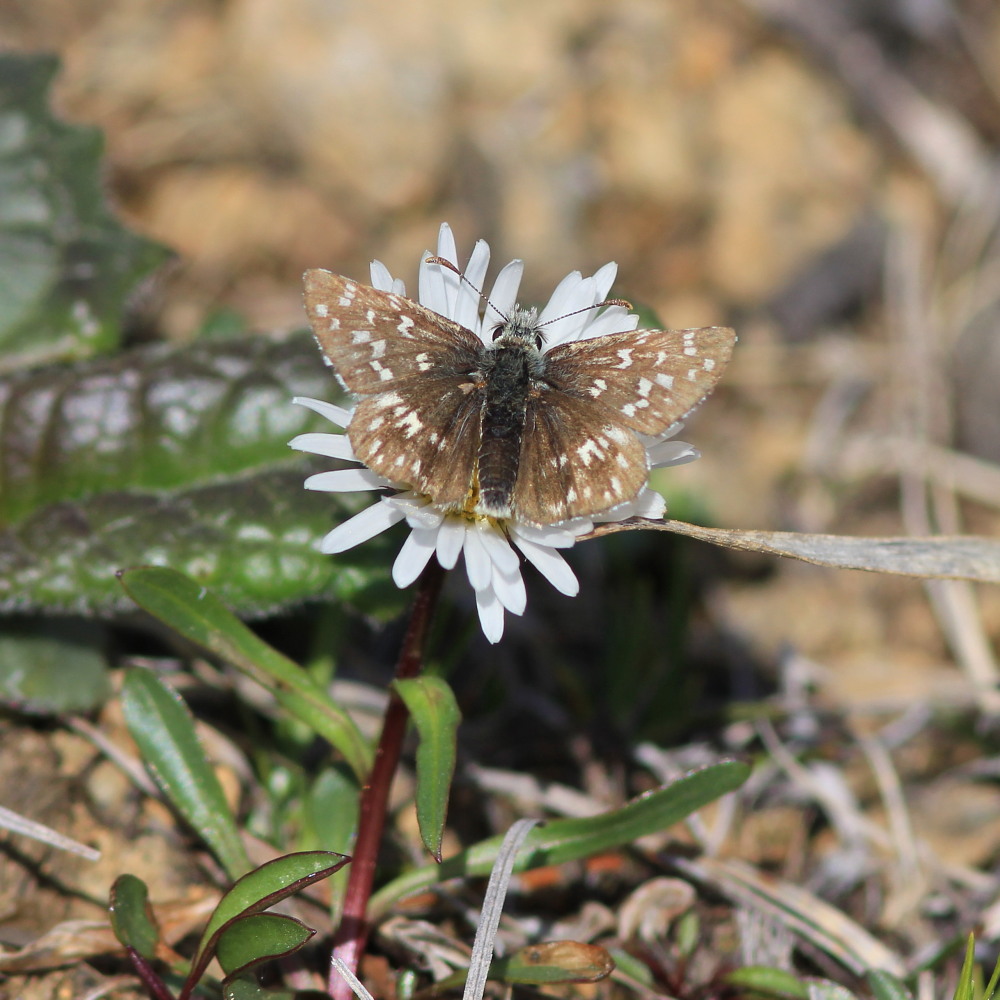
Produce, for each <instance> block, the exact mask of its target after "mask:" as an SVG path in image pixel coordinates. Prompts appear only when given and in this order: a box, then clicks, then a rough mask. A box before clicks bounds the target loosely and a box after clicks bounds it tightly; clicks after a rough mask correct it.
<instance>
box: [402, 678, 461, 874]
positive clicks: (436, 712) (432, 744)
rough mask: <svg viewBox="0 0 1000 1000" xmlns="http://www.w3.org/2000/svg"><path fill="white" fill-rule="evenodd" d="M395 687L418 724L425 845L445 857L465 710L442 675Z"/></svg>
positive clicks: (420, 817)
mask: <svg viewBox="0 0 1000 1000" xmlns="http://www.w3.org/2000/svg"><path fill="white" fill-rule="evenodd" d="M393 687H394V688H395V690H396V693H397V694H398V695H399V697H400V698H402V699H403V702H404V704H405V705H406V707H407V709H408V710H409V712H410V717H411V718H412V719H413V722H414V724H415V725H416V727H417V733H418V735H419V737H420V742H419V744H418V746H417V795H416V797H417V822H418V824H419V826H420V839H421V840H423V842H424V847H426V848H427V850H428V851H430V853H431V854H432V855H433V856H434V858H435V860H437V861H440V860H441V838H442V837H443V836H444V821H445V815H446V813H447V810H448V796H449V794H450V792H451V779H452V776H453V775H454V773H455V739H456V736H455V734H456V731H457V729H458V724H459V722H460V721H461V719H462V713H461V712H460V711H459V709H458V703H457V702H456V701H455V696H454V694H452V690H451V688H450V687H448V685H447V684H446V683H445V682H444V681H443V680H441V678H440V677H418V678H414V679H412V680H397V681H394V682H393Z"/></svg>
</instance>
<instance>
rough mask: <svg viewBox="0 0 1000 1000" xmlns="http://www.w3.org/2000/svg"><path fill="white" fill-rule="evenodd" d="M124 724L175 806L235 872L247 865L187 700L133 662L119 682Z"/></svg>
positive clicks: (157, 780) (235, 874) (223, 863)
mask: <svg viewBox="0 0 1000 1000" xmlns="http://www.w3.org/2000/svg"><path fill="white" fill-rule="evenodd" d="M122 709H123V711H124V713H125V724H126V725H127V726H128V730H129V733H131V735H132V739H134V740H135V742H136V744H137V745H138V747H139V750H140V752H141V754H142V758H143V760H144V761H145V762H146V766H147V767H148V768H149V770H150V772H151V773H152V775H153V777H154V778H155V779H156V783H157V784H158V785H159V786H160V788H161V789H162V790H163V792H164V794H166V796H167V797H168V798H169V799H170V801H171V803H172V804H173V806H174V808H175V809H176V810H177V811H178V812H179V813H180V814H181V815H182V816H183V817H184V818H185V819H186V820H187V821H188V823H189V824H190V825H191V827H192V828H193V829H194V830H195V831H196V832H197V833H198V834H199V835H200V836H201V837H202V838H204V840H205V842H206V843H207V844H208V845H209V847H211V848H212V850H213V852H214V853H215V856H216V857H217V858H218V859H219V861H220V862H221V864H222V866H223V867H224V868H225V869H226V871H227V872H228V873H229V876H230V877H231V878H237V877H238V876H239V875H241V874H242V873H243V872H245V871H246V870H247V869H248V868H249V867H250V860H249V858H248V857H247V853H246V850H245V849H244V847H243V842H242V841H241V840H240V834H239V830H238V829H237V827H236V820H235V819H234V818H233V814H232V813H231V812H230V810H229V805H228V804H227V802H226V797H225V795H223V792H222V786H221V785H220V784H219V779H218V778H217V777H216V776H215V772H214V771H213V770H212V766H211V764H209V762H208V761H207V760H206V758H205V754H204V751H203V750H202V748H201V743H200V742H199V741H198V737H197V735H196V733H195V729H194V719H193V718H192V716H191V713H190V712H189V711H188V708H187V705H186V704H185V703H184V701H183V700H182V699H181V697H180V695H178V694H177V692H176V691H174V690H173V688H171V687H168V686H167V685H166V684H164V683H163V681H161V680H160V679H159V678H158V677H157V676H156V674H154V673H153V672H152V671H151V670H143V669H140V668H135V669H132V670H129V671H128V672H127V673H126V675H125V683H124V685H123V687H122Z"/></svg>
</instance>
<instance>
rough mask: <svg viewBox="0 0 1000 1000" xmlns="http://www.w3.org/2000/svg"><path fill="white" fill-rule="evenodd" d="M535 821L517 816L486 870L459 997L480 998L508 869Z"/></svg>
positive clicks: (503, 896)
mask: <svg viewBox="0 0 1000 1000" xmlns="http://www.w3.org/2000/svg"><path fill="white" fill-rule="evenodd" d="M537 824H538V820H534V819H519V820H518V821H517V822H516V823H515V824H514V825H513V826H512V827H511V828H510V829H509V830H508V831H507V836H505V837H504V839H503V845H502V846H501V848H500V852H499V853H498V854H497V860H496V863H495V864H494V865H493V871H491V872H490V881H489V883H488V885H487V886H486V896H485V898H484V899H483V912H482V914H481V915H480V917H479V928H478V929H477V930H476V940H475V942H474V943H473V945H472V958H471V959H470V961H469V977H468V979H466V981H465V991H464V993H463V994H462V1000H482V996H483V991H484V990H485V989H486V977H487V976H488V975H489V971H490V961H491V960H492V958H493V945H494V942H495V941H496V936H497V928H498V927H499V926H500V911H501V910H502V909H503V903H504V900H505V899H506V898H507V888H508V886H509V885H510V877H511V872H512V871H513V870H514V859H515V858H516V857H517V852H518V851H519V850H520V849H521V845H522V844H523V843H524V838H525V837H527V836H528V834H529V833H531V830H532V828H533V827H534V826H536V825H537Z"/></svg>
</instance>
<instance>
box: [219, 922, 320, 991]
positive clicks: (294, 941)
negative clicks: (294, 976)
mask: <svg viewBox="0 0 1000 1000" xmlns="http://www.w3.org/2000/svg"><path fill="white" fill-rule="evenodd" d="M315 933H316V932H315V931H314V930H313V929H312V928H311V927H306V925H305V924H304V923H302V921H301V920H296V919H295V918H294V917H287V916H284V915H282V914H279V913H253V914H250V915H249V916H246V917H238V918H237V919H236V920H233V921H232V922H231V923H229V924H228V925H227V926H226V929H225V930H224V931H222V933H221V934H220V935H219V940H218V941H217V942H216V946H215V955H216V958H218V960H219V965H221V966H222V968H223V970H224V971H225V973H226V976H227V977H230V976H238V975H240V974H241V973H244V972H247V971H248V970H250V969H252V968H253V967H254V966H255V965H259V964H260V963H261V962H266V961H268V960H269V959H272V958H281V957H282V956H284V955H291V954H292V952H295V951H298V950H299V948H301V947H302V946H303V945H304V944H305V943H306V941H308V940H309V939H310V938H311V937H312V936H313V935H314V934H315Z"/></svg>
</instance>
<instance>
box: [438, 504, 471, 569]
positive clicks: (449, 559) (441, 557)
mask: <svg viewBox="0 0 1000 1000" xmlns="http://www.w3.org/2000/svg"><path fill="white" fill-rule="evenodd" d="M464 543H465V523H464V522H463V521H461V520H460V519H459V518H457V517H446V518H445V519H444V520H443V521H442V522H441V527H440V528H439V529H438V535H437V560H438V562H439V563H440V564H441V565H442V566H443V567H444V568H445V569H454V568H455V563H457V562H458V557H459V555H460V553H461V551H462V545H463V544H464Z"/></svg>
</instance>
